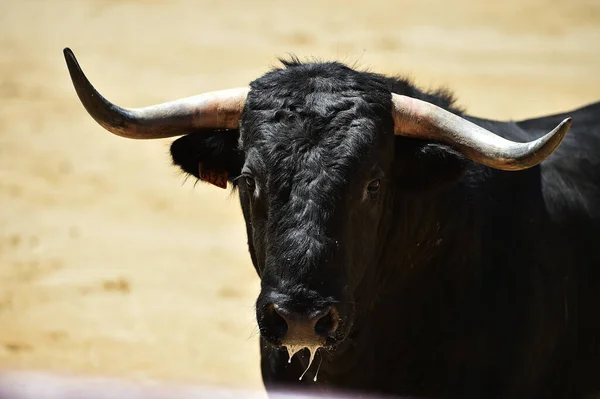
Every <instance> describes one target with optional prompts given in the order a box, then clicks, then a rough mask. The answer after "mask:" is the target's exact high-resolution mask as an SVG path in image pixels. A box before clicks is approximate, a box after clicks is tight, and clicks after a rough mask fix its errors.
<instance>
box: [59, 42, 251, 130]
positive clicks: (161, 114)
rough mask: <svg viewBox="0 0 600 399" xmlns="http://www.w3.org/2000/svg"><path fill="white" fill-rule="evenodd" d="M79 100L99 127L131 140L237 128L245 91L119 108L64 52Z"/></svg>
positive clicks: (218, 92)
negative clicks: (198, 129)
mask: <svg viewBox="0 0 600 399" xmlns="http://www.w3.org/2000/svg"><path fill="white" fill-rule="evenodd" d="M64 55H65V60H66V61H67V67H68V68H69V73H70V74H71V80H72V81H73V86H75V91H76V92H77V95H78V96H79V100H80V101H81V103H82V104H83V106H84V107H85V109H86V110H87V112H88V113H89V114H90V115H91V116H92V118H94V119H95V120H96V122H98V123H99V124H100V125H101V126H102V127H104V128H105V129H106V130H108V131H109V132H111V133H114V134H116V135H118V136H122V137H127V138H131V139H160V138H165V137H173V136H180V135H183V134H186V133H189V132H190V130H193V129H195V128H212V129H237V128H238V123H239V119H240V115H241V113H242V110H243V108H244V103H245V101H246V96H247V94H248V91H249V89H248V88H235V89H229V90H221V91H213V92H208V93H204V94H200V95H197V96H193V97H188V98H183V99H179V100H175V101H169V102H166V103H162V104H157V105H152V106H149V107H144V108H133V109H127V108H122V107H119V106H118V105H115V104H113V103H111V102H110V101H108V100H107V99H105V98H104V97H102V95H101V94H100V93H98V91H96V89H95V88H94V86H92V84H91V83H90V81H89V80H88V79H87V77H86V76H85V74H84V73H83V71H82V70H81V67H80V66H79V63H78V62H77V59H76V58H75V55H74V54H73V52H72V51H71V50H70V49H69V48H65V49H64Z"/></svg>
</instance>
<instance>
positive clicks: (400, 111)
mask: <svg viewBox="0 0 600 399" xmlns="http://www.w3.org/2000/svg"><path fill="white" fill-rule="evenodd" d="M392 101H393V104H394V109H393V112H392V113H393V117H394V133H395V134H396V135H399V136H407V137H414V138H423V139H428V140H435V141H440V142H443V143H445V144H448V145H450V146H452V147H454V148H455V149H456V150H458V151H460V152H461V153H462V154H464V155H465V156H466V157H467V158H469V159H471V160H473V161H475V162H477V163H480V164H483V165H486V166H489V167H492V168H495V169H501V170H523V169H527V168H531V167H533V166H536V165H537V164H539V163H540V162H542V161H543V160H544V159H546V158H548V157H549V156H550V154H552V152H554V150H555V149H556V148H557V147H558V145H559V144H560V143H561V141H562V140H563V138H564V137H565V135H566V134H567V131H568V130H569V127H570V126H571V118H567V119H565V120H563V121H562V122H561V123H560V124H559V125H558V126H557V127H556V128H554V130H552V131H551V132H550V133H548V134H546V135H545V136H542V137H540V138H538V139H537V140H533V141H530V142H527V143H518V142H515V141H510V140H506V139H505V138H502V137H500V136H498V135H497V134H495V133H492V132H490V131H489V130H486V129H484V128H482V127H480V126H477V125H476V124H474V123H472V122H470V121H468V120H466V119H464V118H461V117H460V116H458V115H455V114H453V113H452V112H449V111H446V110H445V109H443V108H440V107H438V106H436V105H434V104H431V103H428V102H425V101H421V100H417V99H415V98H411V97H406V96H402V95H399V94H395V93H393V94H392Z"/></svg>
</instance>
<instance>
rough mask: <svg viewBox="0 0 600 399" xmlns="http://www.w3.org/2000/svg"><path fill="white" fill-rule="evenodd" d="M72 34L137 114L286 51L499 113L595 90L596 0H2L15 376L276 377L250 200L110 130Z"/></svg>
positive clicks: (253, 72)
mask: <svg viewBox="0 0 600 399" xmlns="http://www.w3.org/2000/svg"><path fill="white" fill-rule="evenodd" d="M65 46H69V47H71V48H72V49H73V50H74V51H75V53H76V55H77V56H78V58H79V61H80V62H81V64H82V66H83V68H84V70H85V71H86V73H87V74H88V76H89V77H90V79H91V80H92V82H94V84H95V85H96V87H97V88H98V89H99V90H100V91H101V92H102V93H103V94H105V95H106V96H107V97H108V98H109V99H111V100H112V101H115V102H117V103H119V104H122V105H125V106H134V107H135V106H143V105H148V104H152V103H155V102H160V101H166V100H169V99H173V98H177V97H184V96H189V95H194V94H197V93H199V92H203V91H207V90H213V89H220V88H225V87H230V86H239V85H245V84H246V83H248V82H249V81H250V80H251V79H253V78H255V77H257V76H259V75H260V74H261V73H263V72H265V71H267V70H268V69H269V68H270V67H271V66H272V65H275V64H276V63H277V57H280V56H286V55H287V54H288V53H295V54H297V55H299V56H300V57H309V56H311V57H312V56H315V57H319V58H322V59H328V60H330V59H336V60H341V61H346V62H348V63H353V64H357V65H359V66H361V67H363V68H367V67H368V68H369V69H371V70H373V71H377V72H388V73H394V74H396V73H402V74H407V75H409V76H411V77H412V78H414V79H415V81H416V82H417V83H419V84H420V85H422V86H425V87H432V86H437V85H444V86H447V87H450V88H452V89H453V90H454V91H455V93H456V94H457V96H458V98H459V100H460V103H461V105H463V106H465V107H466V108H467V109H468V110H469V111H470V112H471V113H472V114H475V115H478V116H484V117H496V118H503V119H505V118H524V117H530V116H537V115H541V114H545V113H553V112H559V111H566V110H569V109H571V108H574V107H577V106H580V105H584V104H586V103H589V102H592V101H596V100H600V2H598V0H587V1H585V0H584V1H576V0H506V1H502V2H484V1H478V2H475V1H467V0H456V1H452V2H448V1H430V0H425V1H405V0H403V1H385V0H370V1H363V2H357V1H350V0H347V1H341V0H339V1H335V0H303V1H302V2H291V1H275V0H257V1H241V0H231V1H216V0H203V1H192V0H172V1H161V0H137V1H133V0H122V1H117V0H77V1H74V0H62V1H58V0H43V1H42V0H8V1H7V0H1V1H0V48H1V51H0V370H48V371H56V372H68V373H85V374H92V375H104V376H118V377H125V378H130V379H135V380H147V379H161V380H167V381H181V382H187V383H202V384H219V385H227V386H238V387H239V386H241V387H261V386H262V384H261V381H260V372H259V368H258V344H257V330H256V325H255V322H254V314H253V302H254V299H255V296H256V294H257V292H258V288H259V282H258V279H257V277H256V276H255V273H254V271H253V269H252V267H251V264H250V259H249V256H248V254H247V249H246V244H245V242H246V237H245V233H244V227H243V221H242V217H241V212H240V210H239V209H238V205H237V198H236V197H235V196H231V195H230V194H229V193H227V192H225V191H223V190H220V189H218V188H212V187H208V186H206V185H202V184H200V185H197V186H195V187H194V184H193V182H192V181H191V180H188V181H185V179H184V177H183V176H182V175H181V174H180V173H179V172H178V171H177V170H176V169H175V168H173V167H172V166H171V165H170V160H169V158H168V148H169V144H170V142H171V141H172V140H158V141H149V142H136V141H132V140H126V139H122V138H119V137H116V136H113V135H110V134H108V133H106V132H105V131H104V130H103V129H102V128H100V127H99V126H98V125H96V123H95V122H94V121H93V120H92V119H91V118H90V117H89V116H88V115H87V113H86V112H85V111H84V109H83V107H82V106H81V105H80V103H79V102H78V100H77V97H76V96H75V93H74V90H73V87H72V85H71V83H70V80H69V77H68V73H67V70H66V67H65V64H64V60H63V58H62V49H63V47H65ZM574 123H577V121H574Z"/></svg>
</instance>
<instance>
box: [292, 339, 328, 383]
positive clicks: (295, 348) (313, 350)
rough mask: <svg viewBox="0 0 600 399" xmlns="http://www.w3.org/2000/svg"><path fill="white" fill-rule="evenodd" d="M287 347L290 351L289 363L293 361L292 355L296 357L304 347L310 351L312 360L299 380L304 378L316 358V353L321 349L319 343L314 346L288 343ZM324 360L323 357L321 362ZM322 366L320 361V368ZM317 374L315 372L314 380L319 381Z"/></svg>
mask: <svg viewBox="0 0 600 399" xmlns="http://www.w3.org/2000/svg"><path fill="white" fill-rule="evenodd" d="M285 348H286V349H287V351H288V356H289V359H288V363H291V362H292V357H294V355H295V354H296V353H298V352H300V351H301V350H302V349H304V348H306V349H308V353H309V354H310V360H309V362H308V366H307V367H306V370H304V373H302V375H301V376H300V378H298V380H299V381H302V378H304V375H305V374H306V372H307V371H308V369H310V366H311V365H312V362H313V361H314V360H315V355H316V354H317V351H318V350H319V348H320V346H317V345H314V346H303V345H287V346H286V347H285ZM322 362H323V359H321V363H322ZM320 368H321V364H320V363H319V369H320ZM319 369H317V374H318V373H319ZM317 374H315V378H314V379H313V381H317Z"/></svg>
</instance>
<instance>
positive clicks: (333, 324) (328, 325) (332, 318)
mask: <svg viewBox="0 0 600 399" xmlns="http://www.w3.org/2000/svg"><path fill="white" fill-rule="evenodd" d="M338 325H339V316H338V314H337V311H336V310H335V309H334V308H331V309H330V310H329V312H327V314H326V315H325V316H323V317H321V318H320V319H319V320H318V321H317V323H316V324H315V332H316V333H317V334H318V335H320V336H322V337H328V336H330V335H331V334H333V333H334V332H335V331H336V330H337V328H338Z"/></svg>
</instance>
